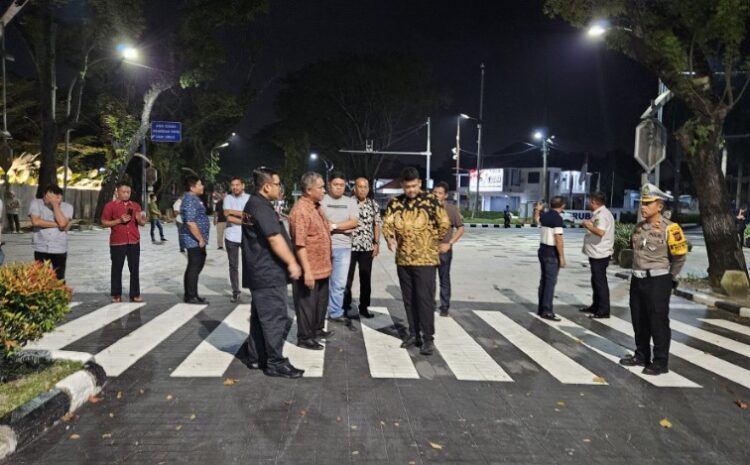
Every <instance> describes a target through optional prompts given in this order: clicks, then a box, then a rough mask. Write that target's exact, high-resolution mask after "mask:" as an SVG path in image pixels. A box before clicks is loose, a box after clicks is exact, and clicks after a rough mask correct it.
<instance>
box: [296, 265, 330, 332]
mask: <svg viewBox="0 0 750 465" xmlns="http://www.w3.org/2000/svg"><path fill="white" fill-rule="evenodd" d="M292 293H293V295H294V313H295V314H296V315H297V340H298V341H307V340H310V339H315V338H316V337H317V336H318V333H319V332H320V331H323V329H324V328H325V323H326V312H327V311H328V278H325V279H316V280H315V285H314V286H313V288H312V289H310V288H309V287H307V286H305V281H304V279H302V278H300V279H298V280H296V281H295V282H294V283H292Z"/></svg>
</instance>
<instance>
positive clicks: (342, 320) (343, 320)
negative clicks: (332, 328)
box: [328, 315, 348, 323]
mask: <svg viewBox="0 0 750 465" xmlns="http://www.w3.org/2000/svg"><path fill="white" fill-rule="evenodd" d="M347 320H348V318H345V317H344V316H343V315H342V316H337V317H336V318H331V317H328V321H330V322H332V323H346V321H347Z"/></svg>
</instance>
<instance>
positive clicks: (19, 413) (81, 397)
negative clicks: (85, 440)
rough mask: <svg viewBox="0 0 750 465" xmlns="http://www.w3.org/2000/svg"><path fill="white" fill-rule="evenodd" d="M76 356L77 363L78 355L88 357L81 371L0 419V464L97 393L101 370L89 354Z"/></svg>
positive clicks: (103, 376) (100, 386)
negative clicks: (0, 461)
mask: <svg viewBox="0 0 750 465" xmlns="http://www.w3.org/2000/svg"><path fill="white" fill-rule="evenodd" d="M29 352H34V351H29ZM37 352H40V353H44V352H46V351H37ZM47 354H49V352H47ZM76 354H77V355H76V357H77V359H76V361H81V360H80V357H81V356H82V355H88V360H87V361H85V362H84V363H85V365H84V367H83V369H82V370H78V371H76V372H75V373H73V374H71V375H69V376H67V377H66V378H64V379H62V380H60V381H59V382H58V383H57V384H55V387H54V388H53V389H51V390H49V391H47V392H44V393H42V394H40V395H39V396H37V397H35V398H34V399H31V400H30V401H28V402H26V403H25V404H23V405H22V406H20V407H18V408H17V409H15V410H13V411H12V412H10V413H9V414H7V415H5V416H4V417H2V418H0V460H2V459H3V458H5V457H7V456H8V455H10V454H12V453H13V452H15V451H16V450H18V449H21V448H23V447H25V446H27V445H28V444H29V443H31V442H32V441H33V440H34V439H36V438H37V437H38V436H39V435H40V434H42V433H43V432H44V431H45V430H46V429H47V428H49V427H50V426H52V425H54V424H55V423H57V422H58V421H59V420H60V419H61V418H62V417H63V416H65V415H67V414H69V413H72V412H75V411H76V410H78V409H79V408H80V407H81V406H83V405H85V404H86V402H88V399H89V397H91V396H94V395H96V394H98V393H99V392H100V391H101V389H102V386H104V383H105V381H106V375H105V373H104V369H103V368H102V367H101V366H99V365H97V364H96V362H95V361H94V357H93V356H92V355H91V354H83V353H80V352H78V353H76ZM63 359H64V358H63ZM55 360H60V359H59V358H58V359H55Z"/></svg>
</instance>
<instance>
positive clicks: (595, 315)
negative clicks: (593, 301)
mask: <svg viewBox="0 0 750 465" xmlns="http://www.w3.org/2000/svg"><path fill="white" fill-rule="evenodd" d="M589 318H591V319H592V320H601V319H605V318H609V313H592V314H591V315H589Z"/></svg>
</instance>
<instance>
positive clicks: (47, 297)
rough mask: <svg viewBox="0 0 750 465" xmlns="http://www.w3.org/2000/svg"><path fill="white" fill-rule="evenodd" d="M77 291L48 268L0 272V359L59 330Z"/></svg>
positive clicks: (13, 266)
mask: <svg viewBox="0 0 750 465" xmlns="http://www.w3.org/2000/svg"><path fill="white" fill-rule="evenodd" d="M72 295H73V291H72V290H71V289H70V288H69V287H67V286H65V284H64V283H63V282H62V281H59V280H58V279H57V277H56V276H55V272H54V271H53V270H52V269H51V268H49V266H48V265H47V264H43V263H39V262H33V263H25V264H15V263H14V264H10V265H7V266H4V267H1V268H0V357H4V358H9V357H10V356H12V355H13V354H14V353H15V352H16V351H17V350H18V349H20V348H21V347H23V346H24V345H25V344H26V343H27V342H29V341H34V340H36V339H39V338H41V337H42V335H43V334H44V333H46V332H48V331H51V330H52V329H54V328H55V326H57V324H58V323H59V322H60V321H61V320H62V318H63V316H64V315H65V314H66V313H67V312H68V309H69V307H68V305H69V304H70V299H71V297H72Z"/></svg>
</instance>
